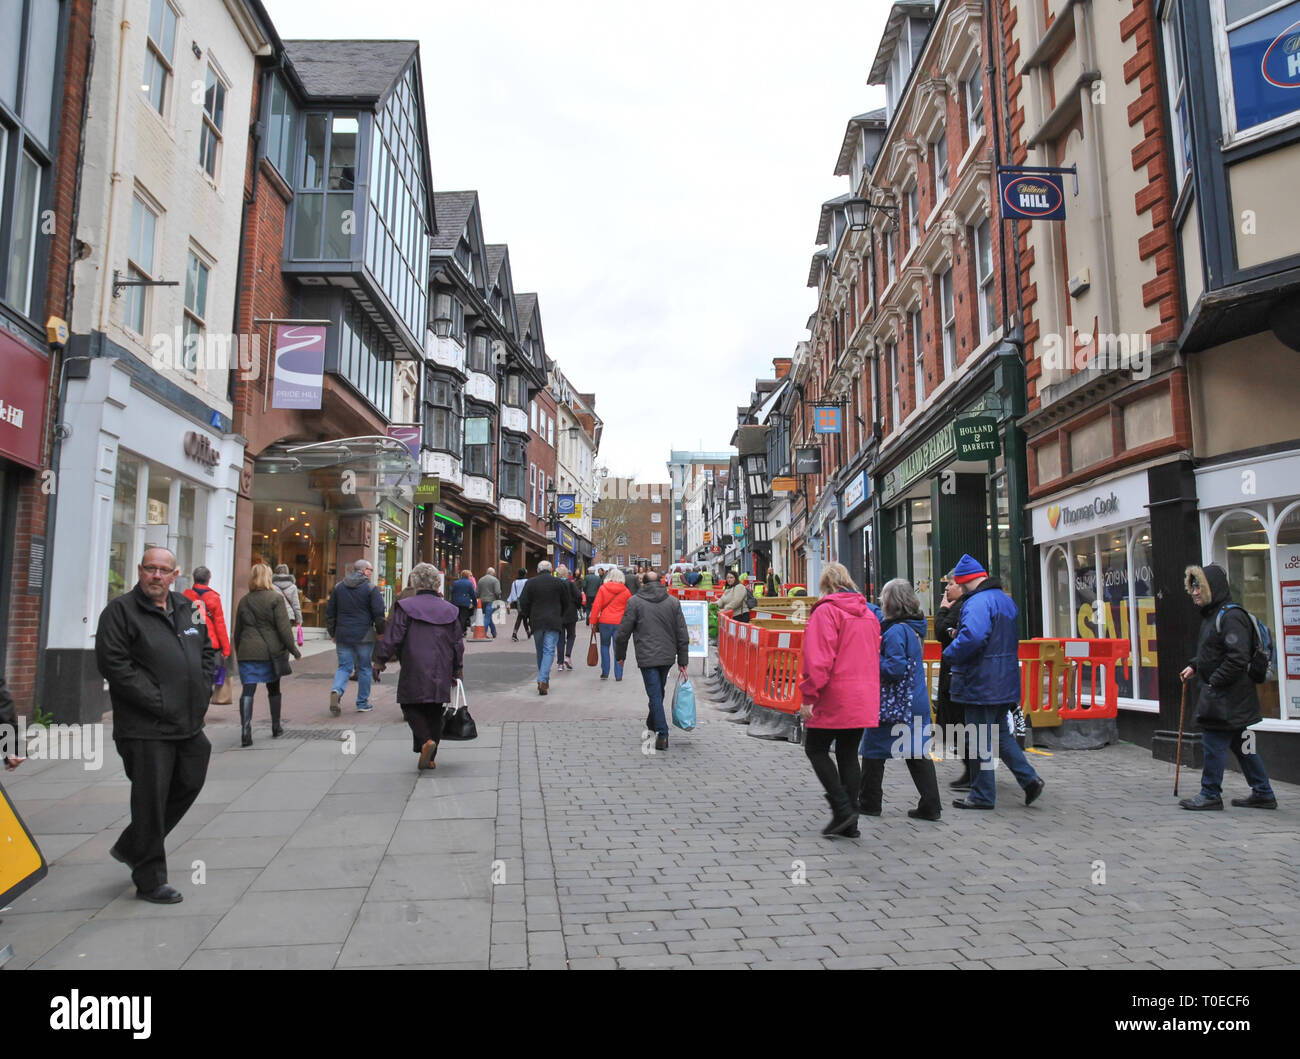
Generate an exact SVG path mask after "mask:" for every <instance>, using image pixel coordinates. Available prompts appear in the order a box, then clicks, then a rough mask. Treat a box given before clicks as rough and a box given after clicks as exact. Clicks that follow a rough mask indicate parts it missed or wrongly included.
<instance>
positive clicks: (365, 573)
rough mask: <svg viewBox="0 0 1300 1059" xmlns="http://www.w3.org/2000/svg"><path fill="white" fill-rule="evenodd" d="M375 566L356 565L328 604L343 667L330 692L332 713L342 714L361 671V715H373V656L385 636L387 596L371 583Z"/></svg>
mask: <svg viewBox="0 0 1300 1059" xmlns="http://www.w3.org/2000/svg"><path fill="white" fill-rule="evenodd" d="M373 569H374V567H373V566H372V565H371V564H370V563H369V562H367V561H366V560H365V559H358V560H357V561H356V562H355V563H353V564H352V572H351V573H349V574H348V576H347V577H345V578H344V579H343V580H342V581H340V582H339V583H338V584H337V585H335V586H334V591H332V592H331V593H330V598H329V602H327V603H326V604H325V631H326V632H328V633H329V634H330V639H331V640H333V641H334V653H335V654H336V655H338V660H339V667H338V669H337V670H336V671H335V673H334V686H333V687H332V688H331V689H330V713H331V714H333V715H334V716H335V717H337V716H338V715H339V713H340V712H341V708H340V705H339V703H340V700H341V699H342V696H343V692H344V691H345V690H346V688H347V686H348V675H349V674H350V673H351V672H352V671H353V670H354V669H355V670H356V672H357V712H358V713H369V712H370V710H371V708H372V707H371V705H370V682H371V677H372V673H371V669H370V655H371V652H373V651H374V649H375V639H376V637H377V636H382V635H383V634H384V595H383V593H382V592H380V591H379V589H378V587H376V586H375V585H372V584H371V583H370V574H371V571H372V570H373Z"/></svg>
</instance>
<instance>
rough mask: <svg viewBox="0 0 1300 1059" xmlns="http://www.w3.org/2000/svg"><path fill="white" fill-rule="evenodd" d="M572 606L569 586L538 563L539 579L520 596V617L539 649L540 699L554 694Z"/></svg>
mask: <svg viewBox="0 0 1300 1059" xmlns="http://www.w3.org/2000/svg"><path fill="white" fill-rule="evenodd" d="M572 605H573V596H572V595H571V594H570V592H569V585H568V582H567V581H561V580H560V579H559V578H558V577H556V576H555V575H554V574H552V573H551V564H550V563H548V562H540V563H538V564H537V576H536V577H533V578H529V581H528V584H526V585H524V590H523V591H522V592H521V593H520V594H519V613H520V614H522V615H523V617H524V625H525V626H526V627H527V628H530V629H532V630H533V645H534V646H535V647H536V648H537V694H538V695H545V694H546V693H547V692H548V691H550V690H551V665H552V663H553V662H554V661H555V648H556V645H557V644H558V643H559V642H560V630H561V629H562V628H563V627H564V612H565V609H566V608H568V607H571V606H572Z"/></svg>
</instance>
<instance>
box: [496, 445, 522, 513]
mask: <svg viewBox="0 0 1300 1059" xmlns="http://www.w3.org/2000/svg"><path fill="white" fill-rule="evenodd" d="M527 444H528V443H527V441H526V440H525V439H523V438H519V437H516V436H515V435H514V434H502V435H501V477H500V479H499V481H498V492H499V494H500V495H501V496H503V497H505V496H509V497H514V498H515V499H516V500H522V499H524V495H525V494H524V451H525V448H526V447H527Z"/></svg>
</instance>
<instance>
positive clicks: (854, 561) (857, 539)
mask: <svg viewBox="0 0 1300 1059" xmlns="http://www.w3.org/2000/svg"><path fill="white" fill-rule="evenodd" d="M873 501H874V497H873V496H872V493H871V475H869V474H868V473H867V471H866V469H865V468H864V469H862V470H859V471H857V472H855V473H854V474H853V475H852V476H851V477H850V478H849V480H848V484H847V485H845V487H844V489H843V490H842V491H841V492H840V495H839V503H840V523H839V526H840V555H841V556H842V557H843V558H842V559H841V561H842V562H843V563H844V565H845V566H847V567H848V570H849V576H850V577H852V578H853V580H854V582H856V583H857V584H858V585H859V586H860V587H861V588H862V591H863V592H865V593H866V595H867V598H868V599H875V598H877V596H879V594H880V586H879V585H877V584H876V583H875V579H874V578H873V577H872V573H873V567H874V560H873V556H872V551H871V528H872V527H871V523H872V520H873V518H874V517H875V504H874V502H873Z"/></svg>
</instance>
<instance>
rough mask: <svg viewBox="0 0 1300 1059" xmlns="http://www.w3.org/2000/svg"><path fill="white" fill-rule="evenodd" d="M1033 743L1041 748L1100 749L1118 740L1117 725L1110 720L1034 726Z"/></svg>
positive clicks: (1064, 722) (1063, 722)
mask: <svg viewBox="0 0 1300 1059" xmlns="http://www.w3.org/2000/svg"><path fill="white" fill-rule="evenodd" d="M1032 731H1033V745H1034V746H1036V747H1040V748H1042V749H1043V750H1100V749H1101V748H1102V747H1104V746H1109V745H1110V744H1111V743H1118V742H1119V725H1118V723H1117V722H1116V721H1114V720H1113V719H1111V720H1096V721H1091V720H1080V721H1062V722H1061V725H1060V727H1059V728H1034V729H1032Z"/></svg>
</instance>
